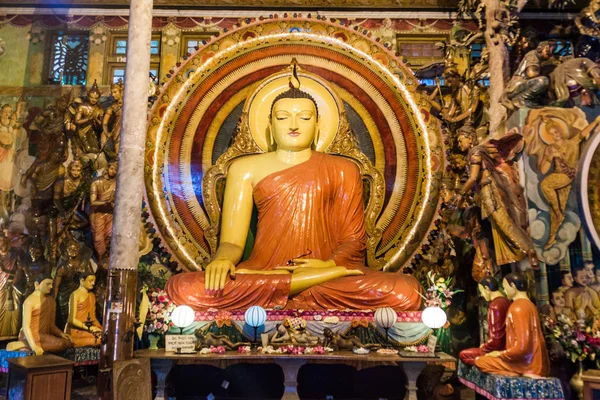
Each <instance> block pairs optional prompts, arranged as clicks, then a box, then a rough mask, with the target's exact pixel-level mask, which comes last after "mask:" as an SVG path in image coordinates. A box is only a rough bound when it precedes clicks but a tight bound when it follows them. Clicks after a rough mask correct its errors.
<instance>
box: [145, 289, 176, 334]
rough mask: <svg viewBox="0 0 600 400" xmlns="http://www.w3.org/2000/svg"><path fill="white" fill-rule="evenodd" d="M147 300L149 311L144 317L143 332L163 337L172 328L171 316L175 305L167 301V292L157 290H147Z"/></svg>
mask: <svg viewBox="0 0 600 400" xmlns="http://www.w3.org/2000/svg"><path fill="white" fill-rule="evenodd" d="M148 299H149V300H150V309H149V311H148V315H146V323H145V324H144V332H146V333H152V334H155V335H160V336H163V335H164V334H165V333H167V331H168V330H169V328H170V327H171V326H173V323H172V322H171V314H172V313H173V310H175V304H174V303H173V302H172V301H171V300H169V297H168V296H167V292H165V291H164V290H162V289H158V288H152V289H149V290H148Z"/></svg>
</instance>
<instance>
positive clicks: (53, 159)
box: [21, 147, 65, 214]
mask: <svg viewBox="0 0 600 400" xmlns="http://www.w3.org/2000/svg"><path fill="white" fill-rule="evenodd" d="M63 157H64V150H63V149H62V148H61V147H57V148H54V149H53V150H52V151H51V152H50V153H49V154H48V157H47V158H46V159H39V158H38V159H36V160H35V162H34V163H33V164H32V165H31V167H29V169H28V170H27V172H25V174H24V175H23V176H22V177H21V181H22V184H23V185H25V184H26V182H27V181H28V180H30V181H31V182H32V185H31V206H32V208H33V209H34V210H35V211H36V212H38V213H39V214H44V213H48V211H50V209H51V206H52V198H53V196H54V183H55V182H56V181H57V180H58V179H60V178H62V177H63V175H64V174H65V167H64V166H63V161H64V159H63Z"/></svg>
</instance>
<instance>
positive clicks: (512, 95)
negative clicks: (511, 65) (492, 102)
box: [502, 41, 556, 110]
mask: <svg viewBox="0 0 600 400" xmlns="http://www.w3.org/2000/svg"><path fill="white" fill-rule="evenodd" d="M555 49H556V43H555V42H554V41H544V42H541V43H540V44H539V45H538V47H537V48H536V49H535V50H532V51H530V52H528V53H527V54H526V55H525V57H523V60H521V63H520V64H519V66H518V67H517V70H516V71H515V73H514V75H513V77H512V78H511V80H510V81H509V82H508V84H507V85H506V89H505V90H504V94H503V95H502V102H503V104H504V105H505V106H506V107H507V108H508V109H509V110H515V109H518V108H522V107H530V108H538V107H541V105H540V104H539V97H540V96H541V95H543V94H544V93H545V92H546V90H547V89H548V85H549V84H550V80H549V79H548V77H546V76H544V75H542V64H543V63H544V62H545V61H548V60H549V59H550V58H552V55H553V53H554V50H555Z"/></svg>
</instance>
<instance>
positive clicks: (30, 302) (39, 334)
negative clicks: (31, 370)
mask: <svg viewBox="0 0 600 400" xmlns="http://www.w3.org/2000/svg"><path fill="white" fill-rule="evenodd" d="M51 293H52V278H51V277H50V276H49V275H40V276H38V277H37V279H36V280H35V291H34V292H33V293H32V294H31V295H30V296H29V297H28V298H27V299H26V300H25V302H24V303H23V328H22V329H21V332H20V333H19V340H20V341H21V342H23V343H24V344H25V345H26V346H27V347H29V348H30V349H31V350H33V351H34V352H35V354H36V355H38V356H39V355H42V354H44V353H60V352H62V351H64V350H66V349H68V348H70V347H73V341H72V340H71V337H70V336H69V335H67V334H66V333H64V332H63V331H62V330H61V329H59V328H58V327H57V326H56V324H55V323H54V317H55V314H56V303H55V301H54V298H53V297H52V296H51V295H50V294H51Z"/></svg>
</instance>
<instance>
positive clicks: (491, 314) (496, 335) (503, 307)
mask: <svg viewBox="0 0 600 400" xmlns="http://www.w3.org/2000/svg"><path fill="white" fill-rule="evenodd" d="M478 287H479V293H481V297H483V298H484V300H485V301H487V302H488V303H490V304H489V308H488V340H487V342H485V343H483V344H482V345H481V346H479V347H478V348H474V349H466V350H463V351H461V352H460V354H459V358H460V359H461V361H462V362H463V363H465V364H466V365H474V364H475V360H476V359H477V357H480V356H482V355H484V354H487V353H490V352H492V351H500V350H504V349H505V348H506V314H507V313H508V308H509V307H510V301H509V300H508V299H507V298H506V297H504V296H503V295H502V292H500V289H499V287H498V281H496V279H495V278H494V277H492V276H486V277H484V278H483V279H481V281H479V285H478Z"/></svg>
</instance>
